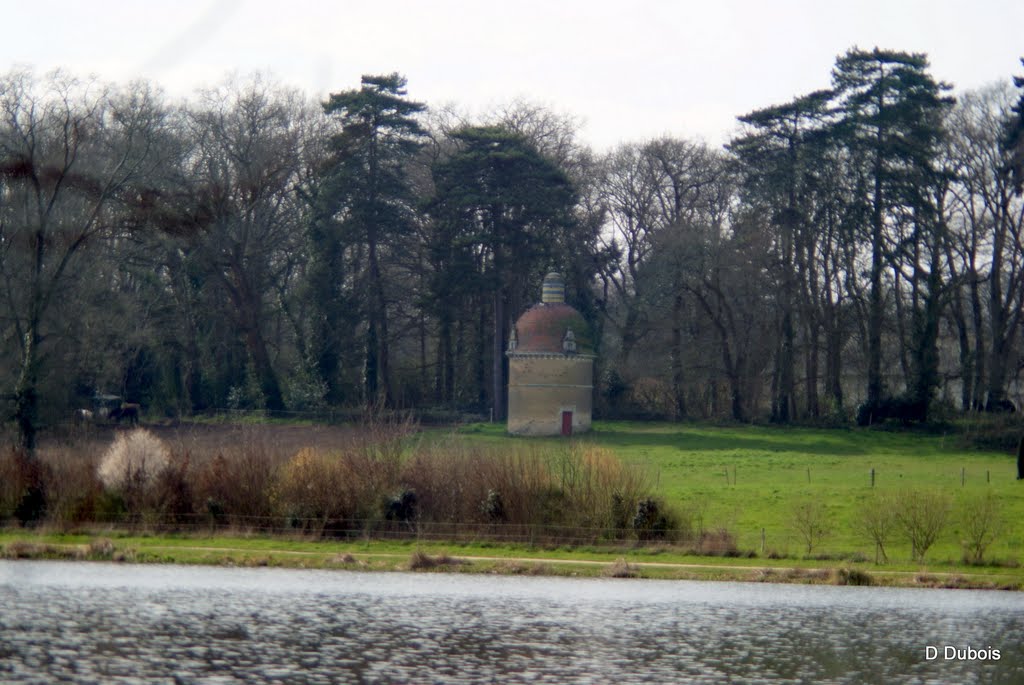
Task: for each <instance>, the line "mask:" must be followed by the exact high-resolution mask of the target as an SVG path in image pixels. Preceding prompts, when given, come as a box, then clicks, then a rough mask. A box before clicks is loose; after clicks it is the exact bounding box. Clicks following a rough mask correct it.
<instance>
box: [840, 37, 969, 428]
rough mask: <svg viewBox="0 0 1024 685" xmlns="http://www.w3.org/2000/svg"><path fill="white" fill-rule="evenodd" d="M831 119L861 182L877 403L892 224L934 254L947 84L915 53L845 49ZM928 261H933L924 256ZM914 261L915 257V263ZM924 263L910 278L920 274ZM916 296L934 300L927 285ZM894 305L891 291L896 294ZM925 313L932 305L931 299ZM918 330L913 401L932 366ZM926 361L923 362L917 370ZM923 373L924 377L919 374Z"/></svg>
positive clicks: (871, 382)
mask: <svg viewBox="0 0 1024 685" xmlns="http://www.w3.org/2000/svg"><path fill="white" fill-rule="evenodd" d="M832 82H833V86H834V97H835V107H836V122H835V124H834V128H833V134H834V135H835V136H836V140H837V141H839V142H840V144H842V145H843V146H844V147H845V148H846V149H847V150H848V152H849V154H850V162H851V168H850V171H851V173H853V174H855V175H857V176H858V178H859V179H861V180H862V181H863V187H864V192H863V195H862V198H861V203H862V204H861V206H862V208H863V216H864V219H863V221H862V228H863V235H864V236H865V237H866V242H867V243H868V245H869V250H870V277H869V278H870V281H869V285H868V307H867V309H868V312H867V338H868V339H867V401H866V406H867V407H869V408H870V407H874V406H877V405H878V404H879V403H880V402H881V400H882V399H883V396H884V394H885V387H884V385H885V384H884V381H883V378H882V329H883V322H884V313H885V310H884V301H885V294H884V292H883V288H884V284H883V272H884V270H885V268H886V266H887V264H890V263H892V260H893V257H894V253H895V250H897V249H901V248H902V247H906V246H907V245H909V244H910V243H906V244H904V245H902V246H901V245H899V243H900V241H901V240H902V237H901V236H899V235H895V234H894V233H893V226H895V225H897V224H899V223H900V222H907V221H908V219H907V217H908V216H910V217H912V218H911V219H909V221H910V222H911V223H912V224H913V226H914V228H913V232H914V234H915V235H914V236H913V237H912V238H911V239H910V241H912V242H913V244H920V242H921V241H920V240H916V241H915V239H917V238H922V237H923V235H924V233H932V235H930V236H929V237H928V239H927V240H926V242H927V245H926V246H925V249H927V250H929V251H932V252H935V250H936V247H937V246H936V245H935V244H934V241H933V238H934V237H935V236H934V231H936V230H938V228H937V223H936V221H935V212H934V207H933V206H931V205H930V204H929V202H930V201H929V195H930V194H931V193H930V190H929V189H930V188H934V184H935V180H936V175H935V172H934V169H933V166H934V161H935V159H936V157H937V155H938V148H939V142H940V140H941V136H942V127H941V119H942V115H943V112H944V110H945V109H946V108H947V107H948V106H949V105H950V104H952V100H951V99H949V98H947V97H945V96H944V95H943V93H944V92H945V91H947V90H949V86H948V85H946V84H943V83H938V82H936V81H935V80H934V79H933V78H932V77H931V75H930V74H929V73H928V59H927V58H926V57H925V56H924V55H923V54H909V53H905V52H897V51H891V50H881V49H879V48H875V49H873V50H870V51H865V50H860V49H857V48H853V49H851V50H849V51H848V52H847V53H846V54H845V55H841V56H840V57H839V58H838V59H837V60H836V65H835V68H834V69H833V71H832ZM929 259H930V262H931V264H932V265H934V264H935V263H936V260H937V256H935V258H934V259H932V258H929ZM918 263H919V264H920V262H918ZM926 273H930V271H927V267H924V268H922V269H919V270H918V274H917V275H916V276H915V277H914V278H915V281H914V282H915V285H916V284H917V283H919V282H920V281H918V280H917V279H921V280H922V281H923V280H927V275H926ZM931 285H932V286H933V287H931V288H929V289H928V291H927V292H926V293H925V294H924V295H925V297H926V298H929V299H930V298H936V299H937V298H938V296H939V294H938V292H936V291H935V287H934V286H935V284H934V283H932V284H931ZM896 300H897V303H898V302H899V293H898V292H897V293H896ZM923 306H925V307H927V308H929V311H930V313H929V316H932V314H934V312H935V311H937V310H936V309H935V308H934V307H933V306H932V304H930V303H927V302H926V303H925V305H923ZM930 322H932V319H929V325H927V326H925V327H924V328H922V336H924V338H923V339H921V340H919V341H918V342H917V345H918V349H919V352H920V355H919V356H920V361H921V363H922V364H924V367H922V368H920V369H918V371H917V373H916V375H917V376H918V378H920V379H924V380H922V381H921V383H915V382H913V381H911V385H918V386H919V387H917V388H914V389H913V390H912V392H913V394H914V395H915V397H914V400H915V401H924V402H926V401H927V395H928V393H930V391H931V389H932V387H933V383H934V377H933V374H932V370H933V369H932V366H933V362H934V358H933V356H932V355H931V354H930V352H929V350H931V349H933V345H934V333H935V332H936V331H937V328H936V327H932V326H931V325H930ZM925 367H926V368H925ZM925 376H927V378H926V379H925Z"/></svg>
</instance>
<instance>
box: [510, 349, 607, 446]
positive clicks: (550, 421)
mask: <svg viewBox="0 0 1024 685" xmlns="http://www.w3.org/2000/svg"><path fill="white" fill-rule="evenodd" d="M593 394H594V361H593V357H591V356H590V355H579V356H576V355H559V354H514V353H511V354H509V384H508V431H509V433H513V434H515V435H560V434H561V432H562V412H563V411H571V412H572V431H573V433H584V432H586V431H589V430H590V423H591V414H592V412H593Z"/></svg>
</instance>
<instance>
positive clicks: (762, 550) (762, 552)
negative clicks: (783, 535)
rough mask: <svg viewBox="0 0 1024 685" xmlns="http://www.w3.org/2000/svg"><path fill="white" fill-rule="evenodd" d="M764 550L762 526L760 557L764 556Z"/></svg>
mask: <svg viewBox="0 0 1024 685" xmlns="http://www.w3.org/2000/svg"><path fill="white" fill-rule="evenodd" d="M764 550H765V535H764V528H762V529H761V556H762V557H763V556H764Z"/></svg>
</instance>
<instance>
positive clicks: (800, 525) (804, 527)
mask: <svg viewBox="0 0 1024 685" xmlns="http://www.w3.org/2000/svg"><path fill="white" fill-rule="evenodd" d="M790 525H791V526H792V527H793V532H795V533H796V534H797V537H799V538H800V540H801V541H802V542H803V543H804V547H805V548H806V550H807V554H810V553H811V552H812V551H813V550H814V548H815V547H817V546H818V545H820V544H821V543H822V541H824V540H825V538H827V537H828V536H829V535H831V534H832V522H831V520H830V518H829V515H828V509H827V508H826V507H825V503H824V502H820V501H818V500H811V499H808V500H804V501H801V502H797V503H796V504H795V505H794V506H793V512H792V516H791V519H790Z"/></svg>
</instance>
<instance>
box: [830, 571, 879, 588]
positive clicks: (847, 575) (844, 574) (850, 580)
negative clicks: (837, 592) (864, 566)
mask: <svg viewBox="0 0 1024 685" xmlns="http://www.w3.org/2000/svg"><path fill="white" fill-rule="evenodd" d="M834 577H835V584H836V585H874V584H875V579H874V578H872V577H871V574H869V573H868V572H866V571H862V570H860V569H857V568H841V569H838V570H836V572H835V576H834Z"/></svg>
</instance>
